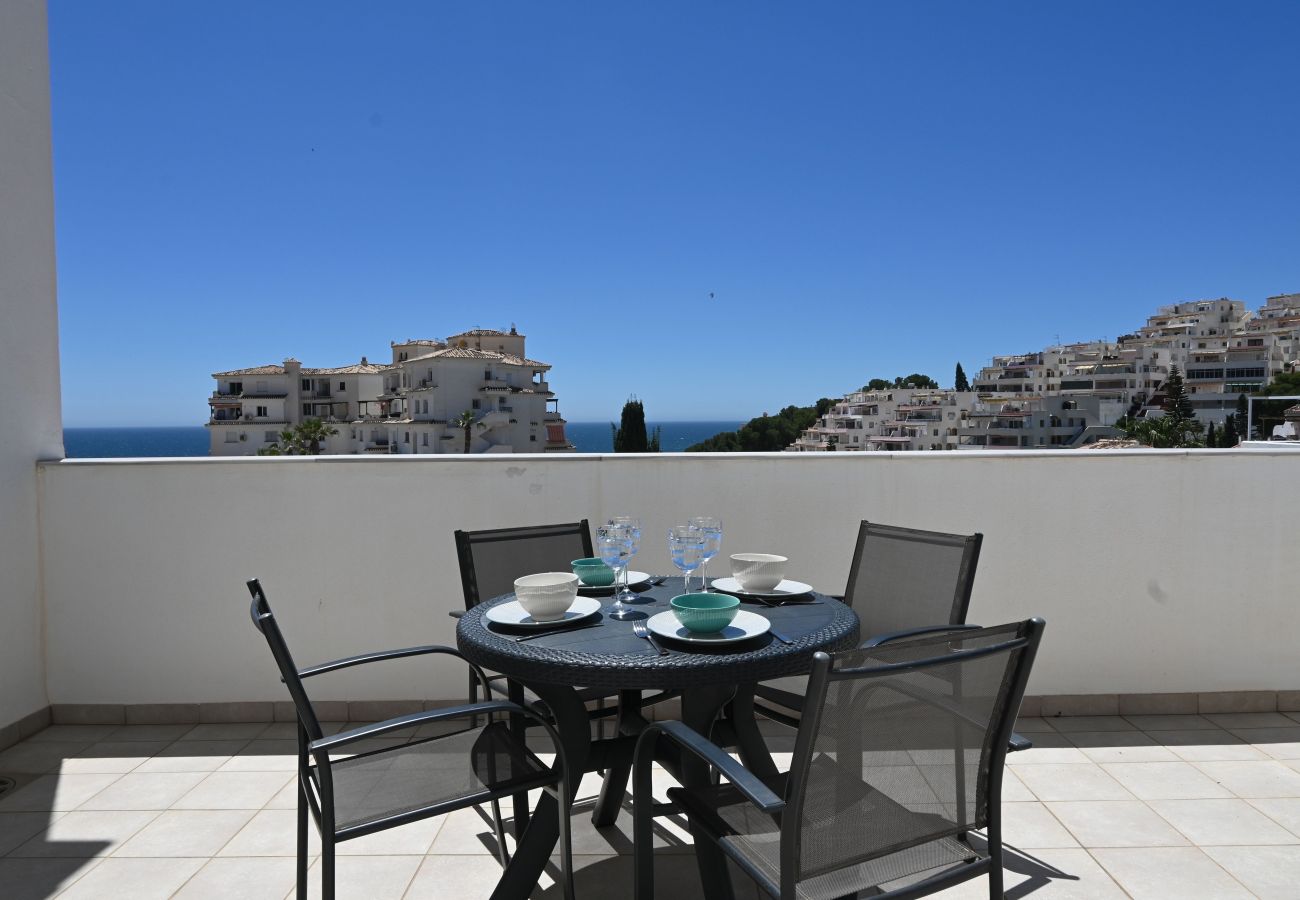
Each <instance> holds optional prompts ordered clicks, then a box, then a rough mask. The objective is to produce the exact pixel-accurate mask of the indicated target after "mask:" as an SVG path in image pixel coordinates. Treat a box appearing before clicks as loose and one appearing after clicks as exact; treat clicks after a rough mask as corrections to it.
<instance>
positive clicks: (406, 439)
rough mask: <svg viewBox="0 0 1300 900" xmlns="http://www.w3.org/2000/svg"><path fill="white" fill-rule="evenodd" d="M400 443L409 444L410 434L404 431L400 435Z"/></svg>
mask: <svg viewBox="0 0 1300 900" xmlns="http://www.w3.org/2000/svg"><path fill="white" fill-rule="evenodd" d="M402 443H403V444H409V443H411V432H409V431H406V432H403V433H402Z"/></svg>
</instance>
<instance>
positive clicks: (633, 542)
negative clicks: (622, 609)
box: [608, 516, 652, 603]
mask: <svg viewBox="0 0 1300 900" xmlns="http://www.w3.org/2000/svg"><path fill="white" fill-rule="evenodd" d="M608 524H610V525H619V526H622V527H623V528H626V529H627V533H628V554H627V557H628V561H627V565H624V567H623V588H622V590H621V591H619V594H618V599H619V600H620V601H621V602H623V603H650V602H652V601H651V600H649V599H645V600H643V599H641V597H640V595H638V594H635V593H633V592H632V589H631V586H630V585H629V584H628V566H629V565H631V563H632V559H633V557H635V556H636V555H637V553H639V552H640V550H641V520H640V519H638V518H637V517H636V516H611V517H610V519H609V522H608Z"/></svg>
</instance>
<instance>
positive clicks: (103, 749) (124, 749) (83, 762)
mask: <svg viewBox="0 0 1300 900" xmlns="http://www.w3.org/2000/svg"><path fill="white" fill-rule="evenodd" d="M166 746H167V742H166V741H100V742H99V743H97V744H91V745H90V746H89V747H87V748H86V749H85V750H82V751H81V752H80V753H78V754H77V755H76V756H73V757H69V758H68V759H65V760H64V761H63V765H62V766H61V767H60V769H59V771H61V772H83V773H84V772H118V773H121V774H123V775H125V774H126V773H127V772H130V771H132V770H134V769H136V768H138V767H139V766H140V765H141V764H142V763H144V762H145V761H146V760H147V759H149V757H151V756H153V755H154V754H155V753H157V752H159V751H160V750H162V749H163V748H164V747H166Z"/></svg>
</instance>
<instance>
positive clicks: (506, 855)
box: [492, 797, 510, 869]
mask: <svg viewBox="0 0 1300 900" xmlns="http://www.w3.org/2000/svg"><path fill="white" fill-rule="evenodd" d="M492 831H493V833H494V834H495V835H496V838H497V859H498V860H499V861H500V862H501V868H503V869H504V868H505V867H506V866H508V865H510V851H509V850H507V849H506V827H505V823H504V822H503V821H502V820H501V801H500V800H498V799H497V798H495V797H493V798H492Z"/></svg>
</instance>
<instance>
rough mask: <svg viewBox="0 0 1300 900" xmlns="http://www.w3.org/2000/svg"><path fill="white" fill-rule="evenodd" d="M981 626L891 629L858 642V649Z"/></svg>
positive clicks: (931, 626) (932, 626)
mask: <svg viewBox="0 0 1300 900" xmlns="http://www.w3.org/2000/svg"><path fill="white" fill-rule="evenodd" d="M979 627H980V626H979V625H926V626H925V627H924V628H906V629H904V630H902V631H891V632H889V633H888V634H878V635H876V636H875V637H869V638H867V639H866V640H865V641H863V642H862V643H861V644H858V649H859V650H866V649H868V648H870V647H879V646H880V645H881V644H888V643H890V642H891V641H901V640H906V639H907V638H910V637H917V636H918V635H922V634H937V633H939V632H941V631H972V630H974V629H976V628H979Z"/></svg>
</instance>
